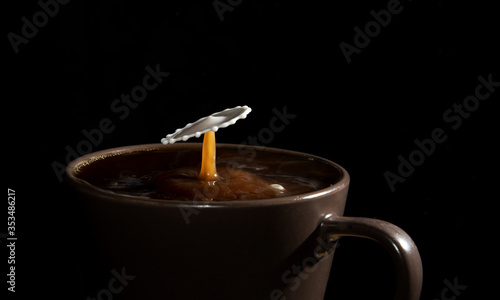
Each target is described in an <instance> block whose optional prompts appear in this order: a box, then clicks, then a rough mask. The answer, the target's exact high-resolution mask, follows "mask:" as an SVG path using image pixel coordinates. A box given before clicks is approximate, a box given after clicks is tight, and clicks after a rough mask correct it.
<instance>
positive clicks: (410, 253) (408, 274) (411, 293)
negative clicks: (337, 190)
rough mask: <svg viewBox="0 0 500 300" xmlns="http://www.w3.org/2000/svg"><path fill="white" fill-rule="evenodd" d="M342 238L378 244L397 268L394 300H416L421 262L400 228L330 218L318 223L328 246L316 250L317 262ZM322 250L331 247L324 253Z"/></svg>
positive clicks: (362, 219) (418, 294)
mask: <svg viewBox="0 0 500 300" xmlns="http://www.w3.org/2000/svg"><path fill="white" fill-rule="evenodd" d="M342 236H356V237H362V238H368V239H372V240H375V241H376V242H378V243H380V244H381V245H382V246H383V247H384V248H385V249H386V250H387V251H388V252H389V253H390V255H391V257H392V260H393V261H394V264H395V266H396V272H397V274H396V275H397V285H396V294H395V297H394V299H395V300H418V299H419V297H420V292H421V290H422V261H421V259H420V254H419V253H418V249H417V246H416V245H415V243H414V242H413V240H412V239H411V238H410V236H409V235H408V234H407V233H406V232H404V231H403V230H402V229H401V228H399V227H397V226H396V225H394V224H391V223H389V222H386V221H382V220H377V219H370V218H360V217H343V216H331V217H328V218H327V219H325V220H324V221H323V222H322V223H321V227H320V238H321V239H322V240H323V241H327V244H326V245H325V244H323V246H318V248H316V251H315V256H316V258H317V259H321V258H322V257H324V256H325V255H328V254H329V253H331V252H333V247H331V246H333V245H334V243H335V242H336V241H337V240H338V239H339V238H340V237H342ZM324 246H330V247H329V248H330V249H326V248H325V247H324Z"/></svg>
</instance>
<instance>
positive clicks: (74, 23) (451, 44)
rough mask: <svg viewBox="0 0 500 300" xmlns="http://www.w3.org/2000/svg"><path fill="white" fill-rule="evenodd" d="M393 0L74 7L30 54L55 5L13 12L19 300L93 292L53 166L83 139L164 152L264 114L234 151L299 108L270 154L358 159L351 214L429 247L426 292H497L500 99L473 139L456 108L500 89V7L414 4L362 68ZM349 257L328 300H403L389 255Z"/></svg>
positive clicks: (343, 247) (424, 251)
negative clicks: (107, 126)
mask: <svg viewBox="0 0 500 300" xmlns="http://www.w3.org/2000/svg"><path fill="white" fill-rule="evenodd" d="M221 1H222V0H221ZM222 2H224V3H226V1H222ZM388 2H390V1H334V2H332V1H254V0H243V1H242V2H241V4H239V5H237V6H235V7H234V9H233V10H232V11H226V12H225V13H224V15H223V16H224V19H223V20H222V21H221V19H220V18H219V16H218V15H217V12H216V10H215V9H214V6H213V5H212V1H157V2H154V3H147V2H142V1H100V2H97V1H95V2H94V1H81V0H72V1H71V2H69V3H67V4H64V5H59V12H58V13H57V15H55V16H54V17H50V18H49V20H48V22H47V24H46V25H45V26H43V27H41V28H39V30H38V33H37V34H36V35H35V36H34V37H32V38H30V39H29V41H28V43H26V44H21V45H19V53H17V54H16V53H15V52H14V50H13V47H12V45H11V43H10V42H9V39H8V34H9V32H13V33H16V34H21V28H22V26H23V22H22V20H21V18H22V17H23V16H26V17H27V18H28V19H30V20H31V18H32V16H33V14H35V13H36V12H37V11H39V10H40V6H39V5H38V4H37V2H36V1H22V2H20V1H18V2H17V4H16V5H14V4H13V3H10V2H9V3H4V4H3V8H2V20H5V23H4V24H5V25H4V27H3V32H2V36H3V37H4V38H3V39H4V42H3V44H2V48H3V49H4V51H3V53H4V55H3V58H4V63H3V66H5V67H2V69H3V71H4V77H3V78H4V79H3V83H4V86H3V89H2V91H3V92H4V94H3V97H2V98H3V100H2V111H3V132H4V134H3V139H4V142H3V147H4V148H6V149H7V153H6V154H4V163H3V166H4V167H3V171H4V173H5V174H6V179H5V184H6V185H7V187H8V188H11V189H14V190H15V191H16V236H17V237H18V241H17V242H16V275H17V276H16V294H15V296H17V297H18V298H19V299H21V298H20V297H21V296H23V295H24V296H25V295H28V294H31V293H36V294H37V295H38V296H43V297H50V298H51V299H79V295H80V289H79V275H78V270H77V265H78V255H79V252H78V247H79V246H78V245H79V243H85V241H84V240H83V241H82V240H81V238H80V237H79V236H78V234H77V231H75V230H74V226H75V224H74V217H73V216H74V214H75V205H74V203H73V202H72V201H73V199H71V198H70V197H69V196H68V194H67V190H66V188H65V186H64V184H61V183H60V182H59V180H58V178H57V176H56V174H55V172H54V170H53V168H52V164H53V162H54V161H57V162H59V163H61V164H66V163H65V157H66V155H67V151H66V149H65V147H66V146H69V147H71V148H73V149H76V147H77V145H78V143H80V142H81V141H82V140H85V139H86V138H85V136H84V135H83V134H82V130H84V129H85V130H88V131H89V130H91V129H93V128H97V127H98V124H99V121H100V120H102V119H103V118H109V119H111V120H112V122H113V125H114V126H115V129H114V130H113V132H111V133H109V134H104V135H103V138H102V142H100V143H99V144H98V145H94V146H93V147H92V151H95V150H102V149H107V148H110V147H117V146H124V145H131V144H142V143H156V142H159V140H160V139H161V138H162V137H163V136H164V135H165V134H167V133H171V132H173V131H174V130H175V129H176V128H178V127H182V126H183V125H184V124H186V123H187V122H192V121H195V120H197V119H198V118H200V117H203V116H205V115H208V114H210V113H213V112H216V111H219V110H222V109H225V108H228V107H234V106H237V105H245V104H246V105H249V106H250V107H252V109H253V111H252V113H251V114H250V115H249V116H248V118H247V119H246V120H243V121H239V122H238V123H237V124H236V125H234V126H231V127H229V128H227V129H223V130H220V131H219V132H218V133H217V140H218V142H224V143H236V144H238V143H241V142H243V141H247V137H248V136H258V133H259V131H260V130H261V129H262V128H266V127H268V126H269V121H270V120H271V118H272V117H273V115H274V114H273V108H276V109H278V110H279V111H282V110H283V108H284V107H286V111H287V112H288V113H290V114H294V115H296V117H295V118H294V119H292V120H291V121H290V124H288V125H287V126H286V127H285V129H284V130H283V131H282V132H279V133H275V134H274V136H273V138H272V141H271V142H269V143H268V144H266V146H271V147H279V148H286V149H292V150H298V151H303V152H308V153H312V154H315V155H319V156H323V157H326V158H328V159H331V160H333V161H335V162H338V163H340V164H341V165H342V166H344V167H345V168H346V169H347V170H348V172H349V173H350V175H351V186H350V191H349V197H348V202H347V207H346V212H345V214H346V215H349V216H363V217H372V218H380V219H383V220H387V221H389V222H392V223H394V224H397V225H398V226H400V227H401V228H403V229H404V230H405V231H407V232H408V233H409V234H410V235H411V236H412V238H413V239H414V241H415V243H416V244H417V246H418V247H419V251H420V253H421V256H422V261H423V266H424V285H423V291H422V297H421V299H429V300H432V299H440V297H441V292H442V290H443V289H445V288H446V285H445V283H444V281H445V280H448V281H450V282H453V281H454V279H455V278H456V280H457V281H458V283H459V284H460V285H466V286H467V288H466V290H465V291H463V292H462V293H461V294H460V295H459V296H458V297H457V299H460V300H461V299H479V297H482V296H490V297H491V296H493V295H497V294H498V293H499V292H498V289H497V286H496V285H495V279H496V278H495V277H497V274H496V269H497V267H498V265H497V261H496V260H495V259H494V255H496V252H497V251H495V248H496V231H495V229H496V227H498V226H497V225H496V222H495V221H496V218H495V216H496V212H495V208H496V204H497V202H498V192H497V181H498V173H497V172H496V171H495V170H494V168H495V167H494V165H493V164H494V159H495V158H496V155H495V154H497V153H498V146H497V145H498V143H497V139H498V131H497V130H496V129H497V128H498V126H497V125H495V124H497V120H498V99H499V93H500V91H499V90H500V88H496V89H497V90H496V91H495V92H493V93H491V95H490V97H489V98H488V99H487V100H485V101H481V102H479V106H478V108H477V109H476V110H474V111H473V112H471V114H470V116H469V117H468V118H463V122H462V124H461V126H460V127H459V128H457V129H453V128H451V127H450V125H453V124H454V123H449V122H446V121H445V120H444V119H443V113H444V112H445V111H446V110H448V109H450V108H453V105H454V104H455V103H457V104H462V103H463V101H464V99H465V98H466V97H467V96H469V95H474V92H475V89H476V86H477V85H478V84H479V81H478V76H483V77H484V78H488V75H489V74H492V75H491V76H492V78H493V80H494V81H496V82H498V81H500V68H499V64H498V62H499V60H498V55H499V53H500V51H499V50H500V47H499V46H498V42H499V29H500V26H499V25H500V22H499V19H500V18H499V17H498V11H495V9H494V7H493V4H490V3H493V1H489V2H488V1H462V2H460V3H457V1H421V0H414V1H409V0H406V1H404V0H401V2H400V6H401V7H402V8H403V10H402V11H401V12H400V13H398V14H395V15H392V18H391V21H390V23H389V24H388V25H387V26H386V27H383V28H381V30H380V33H379V34H378V35H376V36H374V37H372V38H371V41H370V43H369V44H368V45H367V46H366V47H365V48H363V49H361V52H360V53H359V54H353V55H352V56H351V59H352V61H351V63H347V61H346V58H345V57H344V55H343V53H342V51H341V49H340V47H339V44H340V43H341V42H346V43H349V44H351V45H353V39H354V37H355V34H356V33H355V31H354V29H353V28H354V27H355V26H358V27H360V28H364V27H365V24H366V23H367V22H369V21H372V20H373V17H372V16H371V15H370V11H371V10H375V11H379V10H381V9H386V8H387V4H388ZM233 3H238V1H233ZM157 64H159V65H160V69H161V70H162V71H164V72H169V73H170V74H169V76H168V77H167V78H165V80H164V82H162V83H161V84H160V85H159V86H158V87H157V88H156V89H154V90H153V91H151V92H149V93H148V95H147V98H146V99H145V100H144V101H143V102H140V103H139V104H138V106H137V108H135V109H131V110H130V114H129V115H128V116H127V117H126V118H125V119H124V120H120V119H119V118H118V116H119V115H118V114H117V113H115V112H113V111H112V110H111V108H110V105H111V103H112V102H113V100H115V99H117V98H119V97H120V95H121V94H122V93H126V94H130V91H131V90H132V88H133V87H135V86H137V85H139V84H141V83H142V79H143V77H144V76H145V75H146V74H147V72H146V70H145V67H146V66H148V65H149V66H151V67H152V68H153V69H154V68H155V66H156V65H157ZM436 128H442V129H443V130H444V132H445V134H446V136H447V139H446V141H445V142H443V143H441V144H438V145H436V148H435V150H434V152H433V153H432V154H431V155H430V156H426V158H425V161H424V162H423V164H422V165H420V166H417V167H416V168H415V171H414V172H413V173H412V174H411V175H410V176H409V177H408V178H406V180H405V181H404V182H403V183H397V184H396V185H395V191H394V192H392V191H391V189H390V188H389V185H388V184H387V182H386V180H385V178H384V173H385V172H386V171H390V172H393V173H395V174H397V172H398V171H397V169H398V164H399V161H398V156H399V155H402V156H403V157H406V158H408V155H409V154H410V153H411V152H412V151H414V150H415V149H418V148H417V146H416V145H415V143H414V140H415V139H419V140H423V139H428V138H431V132H432V131H433V130H434V129H436ZM5 198H7V196H5ZM3 207H5V208H4V209H5V211H4V213H3V214H2V215H4V220H5V223H6V221H7V220H6V219H7V216H8V215H7V214H6V212H7V210H6V209H7V207H6V206H3ZM2 222H3V221H2ZM5 223H4V224H3V225H2V226H1V227H0V233H5V232H6V231H7V228H6V227H7V226H6V224H5ZM1 241H2V243H1V244H0V246H2V250H1V251H0V253H2V256H1V258H0V259H1V260H2V266H3V267H2V270H0V274H2V277H1V278H2V279H1V282H2V283H1V284H0V286H1V289H2V292H4V291H6V289H7V284H6V282H5V281H6V279H5V278H6V276H4V275H5V274H6V273H7V272H8V269H7V268H8V267H7V263H6V261H7V256H8V252H7V248H6V247H5V245H6V242H7V241H6V240H5V238H2V239H1ZM335 255H336V256H335V259H334V263H333V271H332V273H331V275H330V284H329V286H328V290H327V295H326V297H325V299H369V298H370V299H372V298H375V299H390V298H391V295H392V291H393V290H394V285H395V283H394V281H395V275H394V273H393V269H392V268H393V267H392V262H391V260H390V257H389V255H388V254H386V253H385V252H384V250H383V249H382V248H381V247H380V246H379V245H377V244H375V243H374V242H371V241H367V240H359V239H354V238H345V239H343V240H341V243H340V246H339V248H338V249H337V253H336V254H335ZM8 294H9V296H13V294H12V293H8ZM446 295H447V296H448V297H452V296H453V294H452V293H450V292H448V294H446ZM88 296H94V295H88Z"/></svg>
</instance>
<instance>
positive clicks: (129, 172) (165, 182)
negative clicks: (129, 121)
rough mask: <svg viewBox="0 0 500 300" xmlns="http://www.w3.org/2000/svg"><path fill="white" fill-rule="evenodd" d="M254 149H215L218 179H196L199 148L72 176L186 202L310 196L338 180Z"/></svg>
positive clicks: (138, 155) (84, 169)
mask: <svg viewBox="0 0 500 300" xmlns="http://www.w3.org/2000/svg"><path fill="white" fill-rule="evenodd" d="M255 149H256V148H244V147H240V148H238V150H237V149H236V148H224V147H222V148H219V147H217V160H216V165H217V171H218V175H219V178H218V180H216V181H209V180H200V179H199V178H198V175H199V172H200V165H201V163H200V157H201V145H200V147H199V148H193V147H191V148H186V149H182V148H181V149H179V148H175V149H170V148H169V147H165V148H160V149H158V150H150V151H134V152H130V153H122V154H118V155H110V156H106V157H102V158H101V159H97V160H94V161H92V162H89V163H87V164H84V165H82V166H80V167H79V168H78V170H77V172H76V175H77V177H78V178H80V179H83V180H85V181H87V182H88V183H90V184H92V185H95V186H97V187H99V188H101V189H105V190H108V191H111V192H114V193H118V194H126V195H133V196H139V197H143V198H151V199H165V200H186V201H190V200H191V201H192V200H195V201H229V200H236V201H237V200H258V199H270V198H277V197H284V196H290V195H298V194H304V193H308V192H313V191H316V190H319V189H323V188H326V187H328V186H330V185H332V184H334V183H335V182H337V181H338V180H339V179H340V176H341V173H340V171H339V170H337V169H336V168H335V167H333V166H331V165H328V164H326V163H324V162H322V161H320V160H317V159H315V158H312V157H307V156H299V155H290V154H285V153H276V152H273V151H266V150H258V151H256V150H255Z"/></svg>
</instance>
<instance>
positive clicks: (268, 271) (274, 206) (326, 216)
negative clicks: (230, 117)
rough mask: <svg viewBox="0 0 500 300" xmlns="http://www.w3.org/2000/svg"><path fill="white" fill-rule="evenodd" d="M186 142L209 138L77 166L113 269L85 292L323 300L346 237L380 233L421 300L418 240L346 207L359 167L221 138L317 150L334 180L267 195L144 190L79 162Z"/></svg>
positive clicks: (408, 292)
mask: <svg viewBox="0 0 500 300" xmlns="http://www.w3.org/2000/svg"><path fill="white" fill-rule="evenodd" d="M183 149H193V150H200V151H201V144H196V143H183V144H174V145H169V146H163V145H159V144H150V145H138V146H128V147H121V148H114V149H109V150H104V151H99V152H95V153H91V154H88V155H85V156H82V157H80V158H78V159H76V160H74V161H73V162H71V163H70V164H69V165H68V166H67V169H66V180H67V182H68V184H69V185H70V186H71V187H72V189H73V190H75V191H76V192H77V194H78V196H79V197H80V198H81V199H82V200H83V201H82V203H83V204H84V207H85V214H86V215H87V217H88V219H89V220H90V224H91V225H92V226H91V227H92V228H94V229H95V231H94V232H93V233H92V234H93V235H94V236H95V237H96V240H97V241H98V242H97V244H98V245H97V246H96V248H98V249H99V253H100V254H101V256H100V260H99V262H102V265H103V266H105V267H103V270H107V274H108V275H109V276H110V278H111V279H110V280H109V282H107V285H103V286H102V288H101V289H99V287H97V288H95V287H94V290H92V289H89V290H86V291H85V297H90V298H91V299H108V298H109V297H112V298H113V299H162V300H165V299H197V300H198V299H252V300H255V299H289V300H291V299H307V300H315V299H317V300H319V299H323V298H324V294H325V290H326V285H327V282H328V276H329V274H330V269H331V265H332V259H333V254H334V250H335V246H336V243H337V240H338V239H339V238H340V237H342V236H358V237H363V238H368V239H372V240H375V241H377V242H379V243H380V244H382V245H383V246H384V247H385V249H386V250H387V251H388V252H389V253H390V254H391V256H392V258H393V261H394V264H395V266H396V272H397V289H396V293H395V299H405V300H408V299H410V300H417V299H419V296H420V290H421V286H422V264H421V260H420V256H419V253H418V250H417V247H416V246H415V244H414V242H413V241H412V239H411V238H410V237H409V236H408V235H407V234H406V233H405V232H404V231H403V230H402V229H400V228H399V227H397V226H395V225H393V224H390V223H388V222H385V221H381V220H377V219H369V218H358V217H344V216H342V215H343V213H344V207H345V203H346V198H347V190H348V186H349V175H348V173H347V172H346V171H345V170H344V168H342V167H341V166H339V165H338V164H336V163H334V162H331V161H329V160H326V159H324V158H321V157H317V156H314V155H310V154H305V153H300V152H294V151H288V150H282V149H274V148H263V147H253V146H241V145H224V144H218V145H217V150H218V151H219V149H225V150H227V151H234V152H235V153H248V152H252V153H254V154H255V156H258V155H260V154H261V153H264V152H265V153H272V154H276V155H279V156H280V157H281V158H282V159H284V160H286V159H287V157H288V158H290V157H301V158H307V159H309V160H311V161H315V163H320V164H321V165H322V172H323V173H324V176H325V178H327V179H328V180H330V181H331V182H332V184H331V185H330V186H328V187H326V188H323V189H320V190H317V191H314V192H310V193H307V194H302V195H295V196H289V197H281V198H274V199H264V200H246V201H220V202H205V201H176V200H160V199H142V198H140V197H134V196H127V195H120V194H114V193H112V192H109V191H106V190H103V189H100V188H97V187H96V186H93V185H92V184H89V183H88V182H86V181H84V180H82V179H79V178H78V173H79V172H78V170H80V169H81V168H85V167H86V166H87V165H89V164H91V163H96V162H98V161H100V160H103V159H104V160H105V159H106V158H107V157H110V156H115V155H120V154H124V153H131V152H138V153H139V152H141V153H144V155H146V153H152V152H154V151H174V152H175V151H178V150H183ZM245 151H246V152H245ZM325 170H326V171H325ZM110 270H111V273H110ZM92 272H93V271H92V270H90V273H92ZM96 272H98V271H97V270H96ZM333 272H335V270H333ZM87 281H88V280H87Z"/></svg>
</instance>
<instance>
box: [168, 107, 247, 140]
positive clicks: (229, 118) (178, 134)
mask: <svg viewBox="0 0 500 300" xmlns="http://www.w3.org/2000/svg"><path fill="white" fill-rule="evenodd" d="M251 111H252V109H251V108H250V107H248V106H246V105H244V106H236V107H233V108H228V109H225V110H223V111H220V112H217V113H214V114H211V115H210V116H207V117H204V118H201V119H199V120H198V121H196V122H194V123H188V124H187V125H186V126H185V127H184V128H179V129H177V130H176V131H175V132H174V133H171V134H168V135H167V136H166V137H164V138H162V139H161V142H162V144H164V145H167V144H173V143H175V142H178V141H181V140H182V141H187V140H188V139H190V138H192V137H200V136H201V135H202V134H204V133H206V132H209V131H214V132H215V131H217V130H219V128H225V127H227V126H229V125H233V124H234V123H236V121H238V120H239V119H245V118H246V117H247V115H248V114H249V113H250V112H251Z"/></svg>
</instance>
